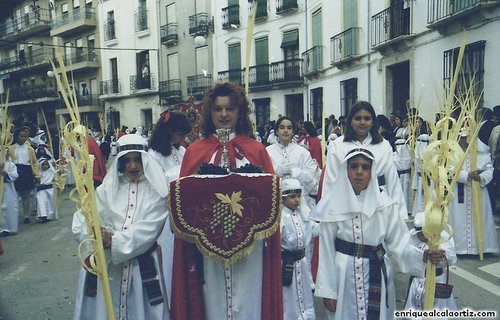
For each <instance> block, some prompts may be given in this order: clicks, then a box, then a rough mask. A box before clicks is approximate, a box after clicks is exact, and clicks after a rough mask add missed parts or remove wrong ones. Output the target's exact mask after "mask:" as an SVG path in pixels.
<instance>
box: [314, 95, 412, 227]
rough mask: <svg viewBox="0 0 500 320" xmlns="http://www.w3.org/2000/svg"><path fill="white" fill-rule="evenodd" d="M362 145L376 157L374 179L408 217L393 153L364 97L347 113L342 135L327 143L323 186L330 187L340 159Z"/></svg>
mask: <svg viewBox="0 0 500 320" xmlns="http://www.w3.org/2000/svg"><path fill="white" fill-rule="evenodd" d="M360 147H361V148H365V149H368V150H369V151H370V152H371V153H373V155H374V157H375V158H376V159H377V179H378V180H379V181H378V184H379V187H380V190H382V191H384V192H385V193H386V194H387V195H388V196H389V197H390V198H391V199H392V200H393V201H394V202H396V204H397V205H398V207H399V210H398V212H399V213H400V216H401V218H402V219H407V218H408V214H407V209H406V204H405V199H404V195H403V190H402V188H401V183H400V182H399V177H398V171H397V169H396V165H395V164H394V159H393V157H392V147H391V145H390V143H389V142H388V141H387V140H385V139H384V138H382V136H381V135H380V133H379V132H378V127H377V124H376V115H375V110H374V109H373V106H372V105H371V104H370V103H369V102H367V101H358V102H356V103H355V104H354V105H353V106H352V108H351V111H350V112H349V116H348V117H347V121H346V126H345V131H344V135H343V136H341V137H339V138H338V139H335V140H334V141H333V142H331V143H330V144H329V145H328V152H327V156H326V167H327V168H328V169H327V170H326V172H325V177H324V183H323V190H332V185H333V183H334V181H335V179H336V178H337V174H338V172H339V170H338V169H339V168H340V163H341V162H342V161H343V159H344V157H345V155H346V154H347V152H348V151H349V150H351V149H353V148H360Z"/></svg>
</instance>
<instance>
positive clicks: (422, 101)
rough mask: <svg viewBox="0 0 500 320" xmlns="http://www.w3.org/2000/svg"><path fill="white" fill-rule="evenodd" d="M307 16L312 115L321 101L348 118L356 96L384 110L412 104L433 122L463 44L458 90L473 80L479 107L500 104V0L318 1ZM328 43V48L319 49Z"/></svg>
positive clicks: (329, 111) (331, 111) (305, 57)
mask: <svg viewBox="0 0 500 320" xmlns="http://www.w3.org/2000/svg"><path fill="white" fill-rule="evenodd" d="M306 15H307V17H306V20H307V21H308V23H307V30H309V37H308V41H309V42H308V43H307V48H308V51H306V52H305V53H304V54H303V55H302V58H303V60H304V68H305V70H303V71H305V73H304V76H305V77H306V81H307V87H308V91H309V92H308V93H307V92H305V93H304V94H305V95H307V96H309V103H308V104H309V106H310V107H311V109H310V110H309V112H310V114H312V115H313V119H317V116H316V115H317V114H319V113H320V109H317V108H318V107H319V106H318V105H316V104H315V103H314V101H315V100H320V101H322V104H323V105H324V108H325V115H326V116H328V115H330V114H335V116H337V117H339V116H341V115H347V114H348V112H349V110H350V108H351V106H352V104H353V103H354V102H355V101H356V100H368V101H370V102H371V103H372V104H373V106H374V107H375V110H376V111H377V113H381V114H385V115H389V114H390V113H392V112H398V113H406V110H407V106H409V107H415V108H417V109H418V110H419V112H420V115H421V116H422V117H424V118H425V119H427V120H433V119H434V115H435V113H436V112H437V111H438V109H439V107H440V102H441V101H442V98H443V94H444V90H443V88H444V87H445V86H446V85H449V84H450V83H451V79H452V76H453V73H454V71H455V70H456V69H457V67H458V66H457V56H458V48H459V47H460V46H461V43H462V41H465V43H466V45H467V46H466V49H465V55H464V61H463V63H462V69H461V73H460V77H459V84H458V89H457V90H464V88H466V87H469V86H470V85H471V83H473V84H472V86H473V87H474V94H475V96H477V97H480V103H479V104H480V105H482V106H485V107H490V108H491V107H492V106H494V105H497V104H498V103H499V101H500V92H499V91H498V90H496V89H495V86H496V82H497V81H495V77H497V76H498V74H499V73H498V72H499V69H500V67H499V66H498V64H497V63H495V60H496V58H495V56H496V54H495V52H497V51H498V49H500V38H499V37H498V36H496V33H497V32H495V30H500V19H499V17H500V1H497V0H493V1H489V0H488V1H485V0H453V1H450V0H425V1H415V0H390V1H351V0H323V1H320V0H318V1H309V5H308V8H307V13H306ZM327 17H336V18H335V19H330V18H327ZM321 46H323V50H322V51H321V53H315V52H314V51H313V49H314V48H317V47H321ZM321 58H323V60H322V61H321V62H318V60H320V59H321ZM481 93H482V94H481ZM456 94H460V92H456Z"/></svg>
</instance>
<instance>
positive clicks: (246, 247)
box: [169, 173, 281, 265]
mask: <svg viewBox="0 0 500 320" xmlns="http://www.w3.org/2000/svg"><path fill="white" fill-rule="evenodd" d="M280 200H281V194H280V188H279V178H278V177H277V176H274V175H272V174H239V173H238V174H236V173H231V174H229V175H219V176H213V175H198V176H196V175H195V176H188V177H183V178H181V179H178V180H176V181H173V182H171V183H170V199H169V205H170V212H171V215H170V217H171V220H172V225H173V229H174V231H175V233H176V235H177V236H179V237H181V238H182V239H184V240H186V241H189V242H193V243H195V244H196V246H197V247H198V250H200V252H201V253H202V254H203V255H205V256H208V257H210V258H211V259H213V260H215V261H217V262H219V263H221V264H224V265H230V264H232V263H234V262H235V261H237V260H238V259H239V258H242V257H244V256H246V255H248V254H249V253H250V252H251V251H252V249H253V247H254V243H255V240H261V239H264V238H267V237H270V236H271V235H272V234H273V233H274V232H275V231H276V230H277V229H278V227H279V222H280V213H281V210H280V206H281V201H280Z"/></svg>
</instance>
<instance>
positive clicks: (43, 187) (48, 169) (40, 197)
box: [36, 158, 58, 223]
mask: <svg viewBox="0 0 500 320" xmlns="http://www.w3.org/2000/svg"><path fill="white" fill-rule="evenodd" d="M38 166H39V171H40V184H38V185H37V186H36V190H37V191H36V202H37V222H38V223H45V222H47V221H49V220H57V218H58V216H57V211H56V209H55V197H54V179H55V177H56V169H54V167H53V166H52V162H51V161H50V160H49V159H46V158H40V159H39V160H38Z"/></svg>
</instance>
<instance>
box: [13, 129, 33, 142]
mask: <svg viewBox="0 0 500 320" xmlns="http://www.w3.org/2000/svg"><path fill="white" fill-rule="evenodd" d="M21 132H27V133H28V136H29V135H30V128H29V127H27V126H21V127H19V128H17V129H16V130H15V131H14V134H13V135H12V137H13V141H12V144H15V143H17V138H18V137H19V134H21Z"/></svg>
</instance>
